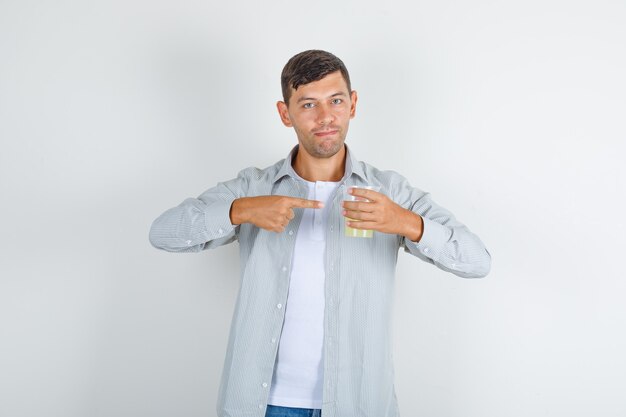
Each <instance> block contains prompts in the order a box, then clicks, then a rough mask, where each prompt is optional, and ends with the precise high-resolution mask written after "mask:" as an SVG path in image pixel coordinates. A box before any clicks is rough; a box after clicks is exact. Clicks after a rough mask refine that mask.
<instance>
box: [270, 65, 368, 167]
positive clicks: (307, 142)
mask: <svg viewBox="0 0 626 417" xmlns="http://www.w3.org/2000/svg"><path fill="white" fill-rule="evenodd" d="M291 92H292V94H291V98H290V99H289V106H287V105H286V104H285V103H284V102H282V101H279V102H278V103H277V107H278V113H279V114H280V118H281V120H282V121H283V123H284V124H285V126H287V127H293V128H294V130H295V131H296V135H297V136H298V142H299V143H300V149H304V151H305V152H307V153H308V154H309V155H311V156H312V157H314V158H330V157H331V156H333V155H335V154H336V153H337V152H339V151H340V150H341V148H342V147H343V143H344V140H345V139H346V135H347V134H348V125H349V124H350V119H352V118H353V117H354V114H355V110H356V100H357V96H356V91H352V92H350V91H348V86H347V85H346V82H345V80H344V79H343V77H342V75H341V72H340V71H335V72H332V73H330V74H328V75H326V76H325V77H324V78H322V79H321V80H318V81H313V82H311V83H309V84H305V85H301V86H300V87H298V89H297V90H294V89H292V90H291Z"/></svg>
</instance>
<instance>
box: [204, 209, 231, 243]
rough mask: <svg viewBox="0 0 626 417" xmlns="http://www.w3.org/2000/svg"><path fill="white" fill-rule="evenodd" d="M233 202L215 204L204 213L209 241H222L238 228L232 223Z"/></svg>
mask: <svg viewBox="0 0 626 417" xmlns="http://www.w3.org/2000/svg"><path fill="white" fill-rule="evenodd" d="M233 201H234V199H232V200H226V201H216V202H213V203H212V204H211V205H210V206H209V207H208V208H207V209H206V210H205V211H204V224H205V227H206V236H205V238H206V239H207V240H213V239H220V238H223V237H224V236H227V235H229V234H230V233H232V231H233V230H235V227H236V226H233V224H232V223H231V222H230V207H231V206H232V205H233Z"/></svg>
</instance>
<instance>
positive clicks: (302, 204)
mask: <svg viewBox="0 0 626 417" xmlns="http://www.w3.org/2000/svg"><path fill="white" fill-rule="evenodd" d="M291 207H292V208H293V207H298V208H312V209H317V208H322V207H324V203H322V202H321V201H317V200H306V199H304V198H295V197H294V198H292V199H291Z"/></svg>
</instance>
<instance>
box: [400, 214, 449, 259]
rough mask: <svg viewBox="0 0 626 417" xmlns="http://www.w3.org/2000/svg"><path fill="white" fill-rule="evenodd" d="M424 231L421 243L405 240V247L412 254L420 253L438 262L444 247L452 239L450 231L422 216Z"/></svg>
mask: <svg viewBox="0 0 626 417" xmlns="http://www.w3.org/2000/svg"><path fill="white" fill-rule="evenodd" d="M422 220H423V221H424V231H423V232H422V238H421V239H420V241H419V242H413V241H412V240H411V239H407V238H405V239H404V241H405V245H406V247H407V249H409V250H410V251H411V252H419V253H421V254H422V255H424V256H426V257H427V258H430V259H432V260H433V261H436V260H437V259H439V256H440V255H441V252H442V251H443V247H444V245H445V244H446V242H447V241H448V240H449V239H450V234H451V232H450V230H449V229H448V228H447V227H445V226H444V225H442V224H439V223H437V222H435V221H433V220H430V219H427V218H426V217H423V216H422Z"/></svg>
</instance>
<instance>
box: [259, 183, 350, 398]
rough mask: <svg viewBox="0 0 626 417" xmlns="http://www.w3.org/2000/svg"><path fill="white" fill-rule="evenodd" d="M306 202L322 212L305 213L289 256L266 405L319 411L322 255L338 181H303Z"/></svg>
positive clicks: (320, 396)
mask: <svg viewBox="0 0 626 417" xmlns="http://www.w3.org/2000/svg"><path fill="white" fill-rule="evenodd" d="M306 183H307V185H308V186H309V195H308V199H309V200H319V201H322V202H324V204H325V205H324V208H323V209H304V213H303V216H302V221H301V223H300V227H299V229H298V234H297V236H296V245H295V248H294V253H293V264H292V269H291V278H290V281H289V295H288V297H287V306H286V307H285V322H284V324H283V331H282V334H281V337H280V344H279V346H278V355H277V357H276V364H275V366H274V376H273V378H272V386H271V389H270V394H269V400H268V404H271V405H279V406H283V407H296V408H318V409H321V408H322V388H323V382H324V358H323V346H324V305H325V302H324V280H325V271H324V250H325V246H326V218H327V214H328V211H327V210H328V207H329V206H330V204H327V203H328V199H329V197H330V195H331V194H332V193H333V192H334V190H335V189H336V188H337V186H338V185H339V183H338V182H326V181H317V182H309V181H306Z"/></svg>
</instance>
